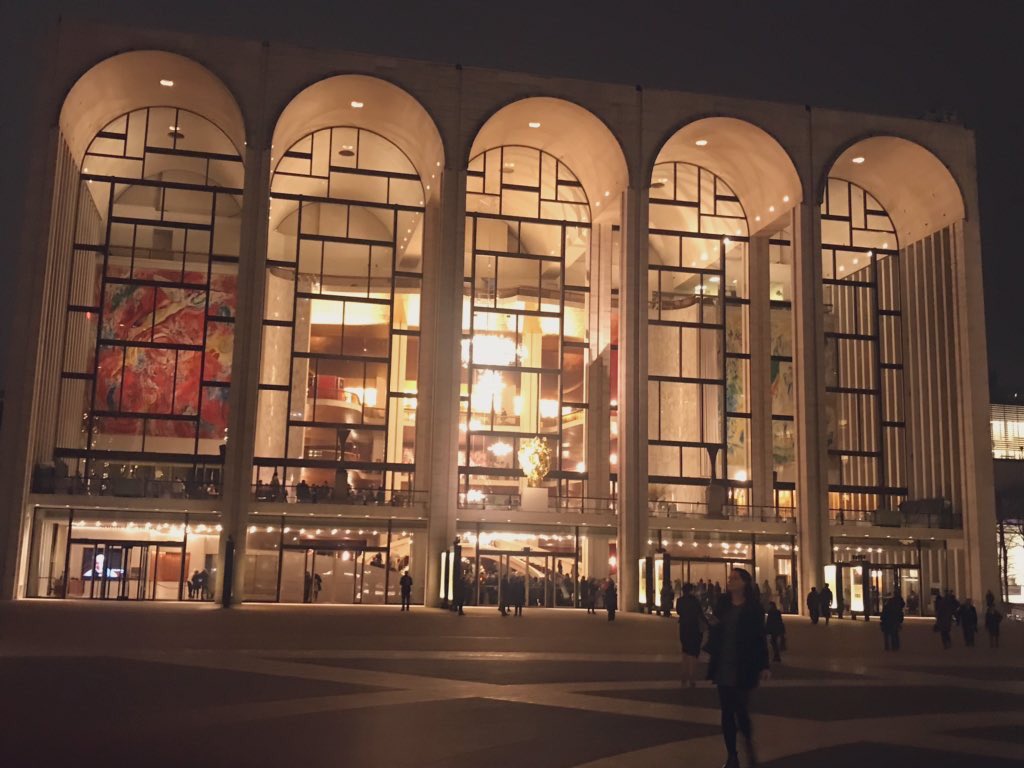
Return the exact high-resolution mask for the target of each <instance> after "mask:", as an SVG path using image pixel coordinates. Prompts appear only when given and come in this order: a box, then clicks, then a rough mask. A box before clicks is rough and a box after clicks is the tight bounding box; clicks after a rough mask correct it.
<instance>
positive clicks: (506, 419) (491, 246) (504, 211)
mask: <svg viewBox="0 0 1024 768" xmlns="http://www.w3.org/2000/svg"><path fill="white" fill-rule="evenodd" d="M466 186H467V195H466V252H465V282H464V298H463V321H462V327H463V337H462V386H461V393H460V394H461V415H460V423H459V430H460V450H459V484H460V492H462V493H464V494H466V496H465V498H466V500H467V501H482V500H484V497H485V496H492V497H493V496H501V495H503V494H508V495H509V496H514V495H516V494H518V493H520V491H521V488H522V485H523V474H522V470H521V468H520V466H519V458H518V453H519V449H520V446H521V444H522V442H523V441H524V440H527V439H530V438H533V437H536V436H541V437H542V438H544V439H545V440H546V441H547V443H548V447H549V450H550V455H551V471H550V473H549V475H548V478H549V481H548V485H549V486H551V487H552V488H553V489H554V490H555V492H556V493H557V494H558V495H559V496H582V495H584V480H585V479H586V476H587V474H586V465H585V447H586V425H587V394H588V393H587V370H588V365H589V359H590V358H589V345H588V339H589V336H588V327H589V308H590V289H589V259H590V205H589V203H588V201H587V196H586V193H585V192H584V190H583V186H582V184H580V182H579V180H578V179H577V178H576V176H575V175H574V174H573V172H572V171H571V170H570V169H569V168H568V167H567V166H566V165H565V164H564V163H562V162H561V161H559V160H558V159H557V158H555V157H553V156H552V155H549V154H547V153H546V152H542V151H540V150H537V149H533V148H530V147H521V146H504V147H496V148H494V149H490V150H487V151H486V152H483V153H481V154H479V155H477V156H476V157H474V158H473V159H472V160H471V161H470V164H469V171H468V174H467V180H466ZM491 500H492V501H494V500H495V499H493V498H492V499H491Z"/></svg>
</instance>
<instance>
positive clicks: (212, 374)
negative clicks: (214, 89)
mask: <svg viewBox="0 0 1024 768" xmlns="http://www.w3.org/2000/svg"><path fill="white" fill-rule="evenodd" d="M242 182H243V169H242V160H241V157H240V156H239V154H238V151H237V149H236V148H235V147H234V146H233V145H232V143H231V141H230V140H229V139H228V137H227V136H226V135H225V134H224V133H223V132H222V131H221V130H220V129H219V128H218V127H217V126H215V125H214V124H213V123H211V122H209V121H208V120H206V119H205V118H203V117H201V116H200V115H197V114H194V113H192V112H187V111H185V110H182V109H175V108H170V107H150V108H146V109H139V110H136V111H133V112H130V113H128V114H125V115H122V116H121V117H119V118H117V119H116V120H114V121H112V122H111V123H109V124H108V125H107V126H105V127H104V128H103V130H101V131H100V132H99V133H98V134H97V135H96V137H95V138H94V139H93V141H92V143H91V144H90V145H89V148H88V150H87V151H86V153H85V157H84V159H83V163H82V173H81V184H80V189H79V199H78V212H77V217H76V222H75V233H74V245H73V249H74V251H73V255H72V259H71V263H70V269H69V272H68V285H67V305H66V309H67V315H66V324H65V327H64V348H63V365H62V370H61V396H60V410H59V413H58V415H57V423H56V451H55V453H56V456H57V458H58V459H62V460H63V464H64V466H65V467H66V468H67V469H68V472H69V478H68V480H67V482H68V483H70V484H71V485H72V486H73V488H72V491H73V492H83V491H87V492H90V493H110V494H116V495H123V496H143V495H146V496H188V497H191V498H197V497H202V496H207V495H214V494H216V493H217V492H218V488H219V480H220V467H221V465H222V463H223V458H222V449H223V445H224V443H225V441H226V440H227V437H228V434H227V430H228V414H227V409H228V389H229V387H230V384H231V357H232V343H233V340H234V319H235V299H236V275H237V271H238V240H239V231H240V223H239V222H240V213H241V204H242V189H241V187H242Z"/></svg>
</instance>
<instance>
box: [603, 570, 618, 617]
mask: <svg viewBox="0 0 1024 768" xmlns="http://www.w3.org/2000/svg"><path fill="white" fill-rule="evenodd" d="M604 607H605V610H607V611H608V621H615V611H617V610H618V608H619V593H618V592H617V591H616V590H615V581H614V580H612V579H608V586H607V587H606V588H605V590H604Z"/></svg>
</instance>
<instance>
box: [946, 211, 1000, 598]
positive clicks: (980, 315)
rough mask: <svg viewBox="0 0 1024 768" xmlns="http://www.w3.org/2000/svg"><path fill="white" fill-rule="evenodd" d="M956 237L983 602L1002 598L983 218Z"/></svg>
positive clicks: (975, 585) (975, 557)
mask: <svg viewBox="0 0 1024 768" xmlns="http://www.w3.org/2000/svg"><path fill="white" fill-rule="evenodd" d="M975 210H977V208H976V207H975ZM956 232H957V235H959V238H958V240H959V242H957V243H956V245H955V261H954V276H953V285H954V290H955V293H954V302H955V304H956V313H955V316H956V326H957V339H956V344H957V356H956V357H957V370H958V371H959V375H960V382H959V383H960V386H959V395H960V414H961V440H962V443H963V446H964V450H963V452H962V456H963V470H964V476H965V477H964V484H963V489H964V505H963V520H964V550H965V552H966V555H967V589H968V594H969V595H970V596H971V597H973V598H975V599H976V600H978V601H980V600H981V599H982V598H983V597H984V595H985V592H986V591H987V590H989V589H991V590H992V593H993V594H995V595H998V594H1000V589H999V565H998V559H997V557H996V512H995V486H994V480H993V469H992V443H991V432H990V426H989V420H990V411H991V408H990V405H989V392H988V353H987V349H986V346H985V297H984V293H983V285H982V274H981V234H980V232H979V228H978V219H977V217H975V218H973V219H971V220H967V221H964V222H963V223H962V225H961V226H957V227H956ZM981 604H982V605H984V603H981Z"/></svg>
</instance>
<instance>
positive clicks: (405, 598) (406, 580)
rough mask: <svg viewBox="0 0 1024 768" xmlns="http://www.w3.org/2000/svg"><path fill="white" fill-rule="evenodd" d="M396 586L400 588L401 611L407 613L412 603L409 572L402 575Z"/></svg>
mask: <svg viewBox="0 0 1024 768" xmlns="http://www.w3.org/2000/svg"><path fill="white" fill-rule="evenodd" d="M398 585H399V586H400V587H401V588H402V610H403V611H408V610H410V608H411V605H410V603H411V601H412V576H410V575H409V571H406V572H405V573H403V574H402V578H400V579H399V580H398Z"/></svg>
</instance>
